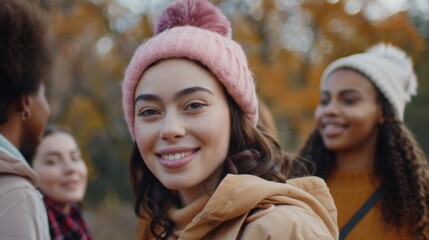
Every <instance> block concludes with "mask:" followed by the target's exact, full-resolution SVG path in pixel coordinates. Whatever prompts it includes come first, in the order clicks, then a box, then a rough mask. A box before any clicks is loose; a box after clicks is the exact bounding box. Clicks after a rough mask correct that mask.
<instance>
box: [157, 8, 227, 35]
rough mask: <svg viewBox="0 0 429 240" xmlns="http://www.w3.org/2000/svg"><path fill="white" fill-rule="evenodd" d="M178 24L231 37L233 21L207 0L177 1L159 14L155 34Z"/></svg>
mask: <svg viewBox="0 0 429 240" xmlns="http://www.w3.org/2000/svg"><path fill="white" fill-rule="evenodd" d="M176 26H195V27H199V28H202V29H207V30H210V31H212V32H217V33H219V34H220V35H223V36H225V37H228V38H231V32H232V30H231V23H230V22H229V21H228V19H227V18H226V17H225V15H223V14H222V12H221V11H220V10H219V8H217V7H215V6H214V5H213V4H212V3H210V2H208V1H207V0H187V1H183V0H181V1H176V2H174V3H172V4H171V5H170V6H168V8H167V9H166V10H165V11H164V12H163V13H162V14H161V15H160V16H159V18H158V22H157V23H156V25H155V34H159V33H161V32H163V31H164V30H167V29H170V28H172V27H176Z"/></svg>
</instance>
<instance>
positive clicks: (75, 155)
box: [71, 153, 83, 162]
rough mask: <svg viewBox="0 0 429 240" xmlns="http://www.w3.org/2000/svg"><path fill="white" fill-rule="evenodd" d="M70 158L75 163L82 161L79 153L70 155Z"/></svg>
mask: <svg viewBox="0 0 429 240" xmlns="http://www.w3.org/2000/svg"><path fill="white" fill-rule="evenodd" d="M71 158H72V160H73V161H74V162H77V161H81V160H83V159H82V156H81V155H80V153H75V154H72V155H71Z"/></svg>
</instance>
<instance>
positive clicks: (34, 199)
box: [0, 134, 50, 240]
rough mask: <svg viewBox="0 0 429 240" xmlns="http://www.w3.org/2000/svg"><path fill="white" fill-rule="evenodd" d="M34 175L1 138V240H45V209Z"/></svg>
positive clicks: (20, 157) (11, 146)
mask: <svg viewBox="0 0 429 240" xmlns="http://www.w3.org/2000/svg"><path fill="white" fill-rule="evenodd" d="M38 181H39V178H38V176H37V175H36V173H35V172H34V171H33V170H32V169H31V167H30V166H29V165H28V163H27V162H26V161H25V160H24V158H23V157H22V155H21V154H20V153H19V151H18V150H17V149H16V148H15V147H14V146H13V145H12V144H11V143H10V142H9V141H8V140H7V139H6V138H5V137H3V136H2V135H1V134H0V238H1V239H2V240H8V239H11V240H21V239H22V240H24V239H25V240H28V239H34V240H47V239H50V236H49V226H48V219H47V215H46V209H45V206H44V204H43V201H42V195H41V194H40V193H39V192H38V191H37V189H36V188H35V186H37V183H38Z"/></svg>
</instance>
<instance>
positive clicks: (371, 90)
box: [301, 44, 429, 240]
mask: <svg viewBox="0 0 429 240" xmlns="http://www.w3.org/2000/svg"><path fill="white" fill-rule="evenodd" d="M320 88H321V89H320V102H319V105H318V107H317V110H316V113H315V118H316V128H315V130H314V131H313V133H312V134H311V136H310V137H309V139H308V140H307V142H306V144H305V146H304V147H303V149H302V150H301V156H305V157H307V158H309V159H310V161H309V164H308V165H310V166H309V167H311V166H312V167H313V168H314V173H315V175H317V176H320V177H322V178H324V179H325V180H326V181H327V184H328V187H329V188H330V190H331V193H332V195H333V197H334V200H335V203H336V205H337V208H338V224H339V228H340V239H349V240H353V239H367V240H368V239H427V236H428V235H427V233H428V227H427V225H428V218H427V216H428V203H429V175H428V172H429V168H428V164H427V161H426V159H425V156H424V153H423V151H422V150H421V148H420V146H419V145H418V143H417V142H416V140H415V138H414V137H413V135H412V134H411V132H410V131H409V129H408V128H407V127H406V126H405V124H404V121H403V120H404V109H405V105H406V103H408V102H409V101H410V99H411V96H412V95H414V94H415V93H416V89H417V81H416V76H415V73H414V71H413V65H412V61H411V60H410V58H409V57H408V56H407V55H406V54H405V53H404V52H403V51H402V50H400V49H399V48H396V47H394V46H391V45H387V44H379V45H377V46H374V47H372V48H370V49H369V50H368V51H366V52H365V53H360V54H355V55H351V56H348V57H344V58H341V59H338V60H336V61H334V62H333V63H331V64H330V65H329V66H328V67H327V69H326V70H325V72H324V73H323V76H322V80H321V85H320ZM425 235H426V236H425ZM346 237H347V238H346Z"/></svg>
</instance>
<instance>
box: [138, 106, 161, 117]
mask: <svg viewBox="0 0 429 240" xmlns="http://www.w3.org/2000/svg"><path fill="white" fill-rule="evenodd" d="M157 114H159V112H158V111H156V110H155V109H153V108H149V109H145V110H143V111H141V112H140V113H139V116H143V117H150V116H153V115H157Z"/></svg>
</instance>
